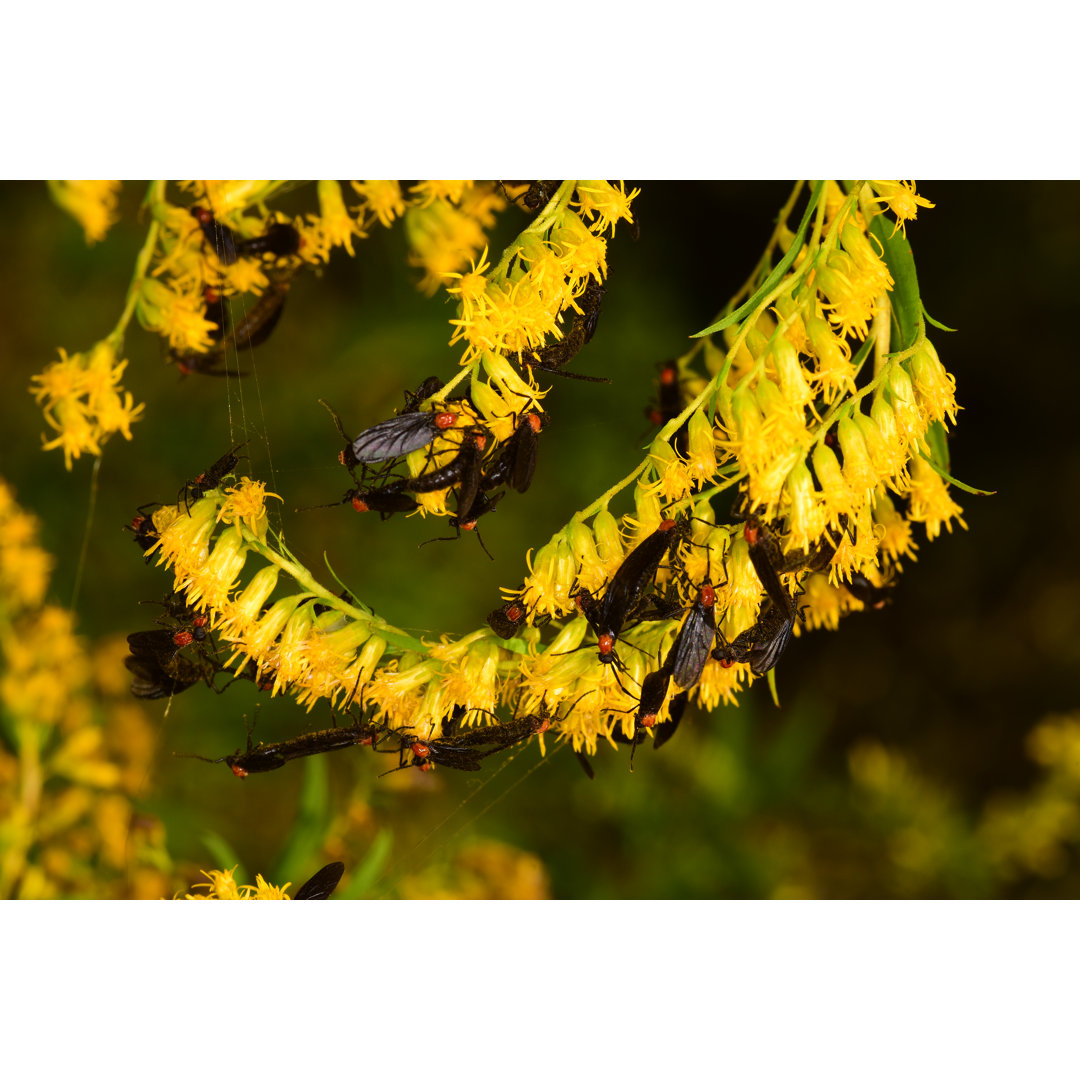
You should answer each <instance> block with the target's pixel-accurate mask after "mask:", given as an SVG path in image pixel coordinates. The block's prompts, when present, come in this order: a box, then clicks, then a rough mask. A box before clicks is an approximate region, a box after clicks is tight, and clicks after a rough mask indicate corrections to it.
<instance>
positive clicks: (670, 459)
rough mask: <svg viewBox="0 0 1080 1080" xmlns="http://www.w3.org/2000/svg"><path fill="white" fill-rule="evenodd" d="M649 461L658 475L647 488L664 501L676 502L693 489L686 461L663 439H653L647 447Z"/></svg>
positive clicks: (692, 480)
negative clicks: (654, 481)
mask: <svg viewBox="0 0 1080 1080" xmlns="http://www.w3.org/2000/svg"><path fill="white" fill-rule="evenodd" d="M710 441H711V440H710ZM649 461H650V462H651V464H652V468H653V470H654V471H655V472H656V473H657V475H658V476H659V479H658V480H657V481H656V483H654V484H651V485H649V490H650V491H651V492H653V493H654V494H656V495H659V496H662V497H663V500H664V502H665V503H669V502H678V500H679V499H684V498H686V496H687V495H689V494H690V493H691V492H692V491H693V490H694V479H693V477H692V476H691V475H690V470H689V469H687V467H686V463H685V462H684V461H683V460H682V459H681V458H680V457H679V455H678V454H677V453H676V452H675V450H674V449H673V448H672V446H671V444H670V443H668V442H667V441H665V440H664V439H659V438H658V439H654V440H653V443H652V446H650V447H649ZM657 524H659V519H657ZM650 531H652V530H650Z"/></svg>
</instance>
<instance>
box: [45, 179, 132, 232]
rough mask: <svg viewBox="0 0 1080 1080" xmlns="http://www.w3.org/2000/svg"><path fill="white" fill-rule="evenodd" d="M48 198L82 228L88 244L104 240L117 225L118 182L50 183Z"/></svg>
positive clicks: (52, 181) (66, 181) (50, 181)
mask: <svg viewBox="0 0 1080 1080" xmlns="http://www.w3.org/2000/svg"><path fill="white" fill-rule="evenodd" d="M48 186H49V194H50V195H51V196H52V198H53V201H54V202H55V203H56V205H57V206H59V207H60V209H61V210H63V211H65V212H66V213H68V214H70V215H71V216H72V217H73V218H74V219H75V220H76V221H77V222H78V223H79V224H80V225H81V226H82V229H83V233H84V234H85V236H86V242H87V243H88V244H96V243H97V242H98V241H99V240H104V239H105V234H106V233H107V232H108V231H109V229H110V228H111V227H112V226H113V225H114V224H115V223H116V220H117V213H116V208H117V203H118V202H119V194H120V181H119V180H49V181H48Z"/></svg>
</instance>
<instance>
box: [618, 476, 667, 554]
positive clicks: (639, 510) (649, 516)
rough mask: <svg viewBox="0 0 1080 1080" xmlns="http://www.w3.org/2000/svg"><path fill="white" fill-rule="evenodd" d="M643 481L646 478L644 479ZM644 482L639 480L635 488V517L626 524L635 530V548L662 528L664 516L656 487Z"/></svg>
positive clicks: (627, 520)
mask: <svg viewBox="0 0 1080 1080" xmlns="http://www.w3.org/2000/svg"><path fill="white" fill-rule="evenodd" d="M643 479H644V477H642V480H643ZM642 480H639V481H638V482H637V485H636V486H635V487H634V516H633V517H632V518H627V519H626V523H627V524H628V525H630V527H631V528H632V529H633V543H634V546H635V547H636V546H637V545H638V544H640V543H641V541H642V540H644V539H645V537H646V536H651V535H652V534H653V533H654V532H656V530H657V528H659V526H660V520H661V518H663V516H664V511H663V507H662V506H661V505H660V499H659V498H658V497H657V494H656V490H655V485H652V484H645V483H643V482H642Z"/></svg>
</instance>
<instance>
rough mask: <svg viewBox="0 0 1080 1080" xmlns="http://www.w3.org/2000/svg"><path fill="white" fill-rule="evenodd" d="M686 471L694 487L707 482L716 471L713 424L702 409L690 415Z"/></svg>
mask: <svg viewBox="0 0 1080 1080" xmlns="http://www.w3.org/2000/svg"><path fill="white" fill-rule="evenodd" d="M687 451H688V460H687V471H688V472H689V474H690V479H691V482H692V483H693V486H694V487H695V488H698V487H702V486H703V485H704V484H706V483H708V481H709V480H710V479H712V477H713V476H714V475H715V473H716V442H715V440H714V439H713V426H712V424H711V423H710V422H709V418H708V416H706V414H705V410H704V409H698V410H697V412H695V413H694V414H693V415H692V416H691V417H690V424H689V427H688V429H687Z"/></svg>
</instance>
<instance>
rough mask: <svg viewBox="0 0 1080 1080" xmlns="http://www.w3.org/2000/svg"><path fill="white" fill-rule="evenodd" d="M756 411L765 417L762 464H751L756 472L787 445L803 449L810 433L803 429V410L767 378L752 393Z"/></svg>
mask: <svg viewBox="0 0 1080 1080" xmlns="http://www.w3.org/2000/svg"><path fill="white" fill-rule="evenodd" d="M754 397H755V398H756V399H757V403H758V408H759V409H760V410H761V415H762V416H763V417H764V418H765V425H764V430H765V432H766V433H767V434H768V455H767V458H766V460H765V461H761V460H759V461H757V462H755V466H756V467H757V468H758V469H760V468H763V467H766V465H767V462H768V461H771V460H772V459H773V458H775V457H776V456H778V454H780V453H782V452H783V451H785V450H787V449H788V447H789V446H790V444H792V443H796V444H798V445H801V446H806V445H808V444H809V441H810V433H809V432H808V431H807V429H806V416H805V413H804V412H803V409H802V408H801V407H799V406H796V405H794V404H793V403H792V402H791V401H790V400H789V399H788V398H787V397H785V396H784V393H783V391H782V390H781V389H780V387H779V386H777V385H776V383H774V382H773V381H772V380H771V379H761V380H760V381H759V382H758V384H757V389H756V390H755V391H754Z"/></svg>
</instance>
